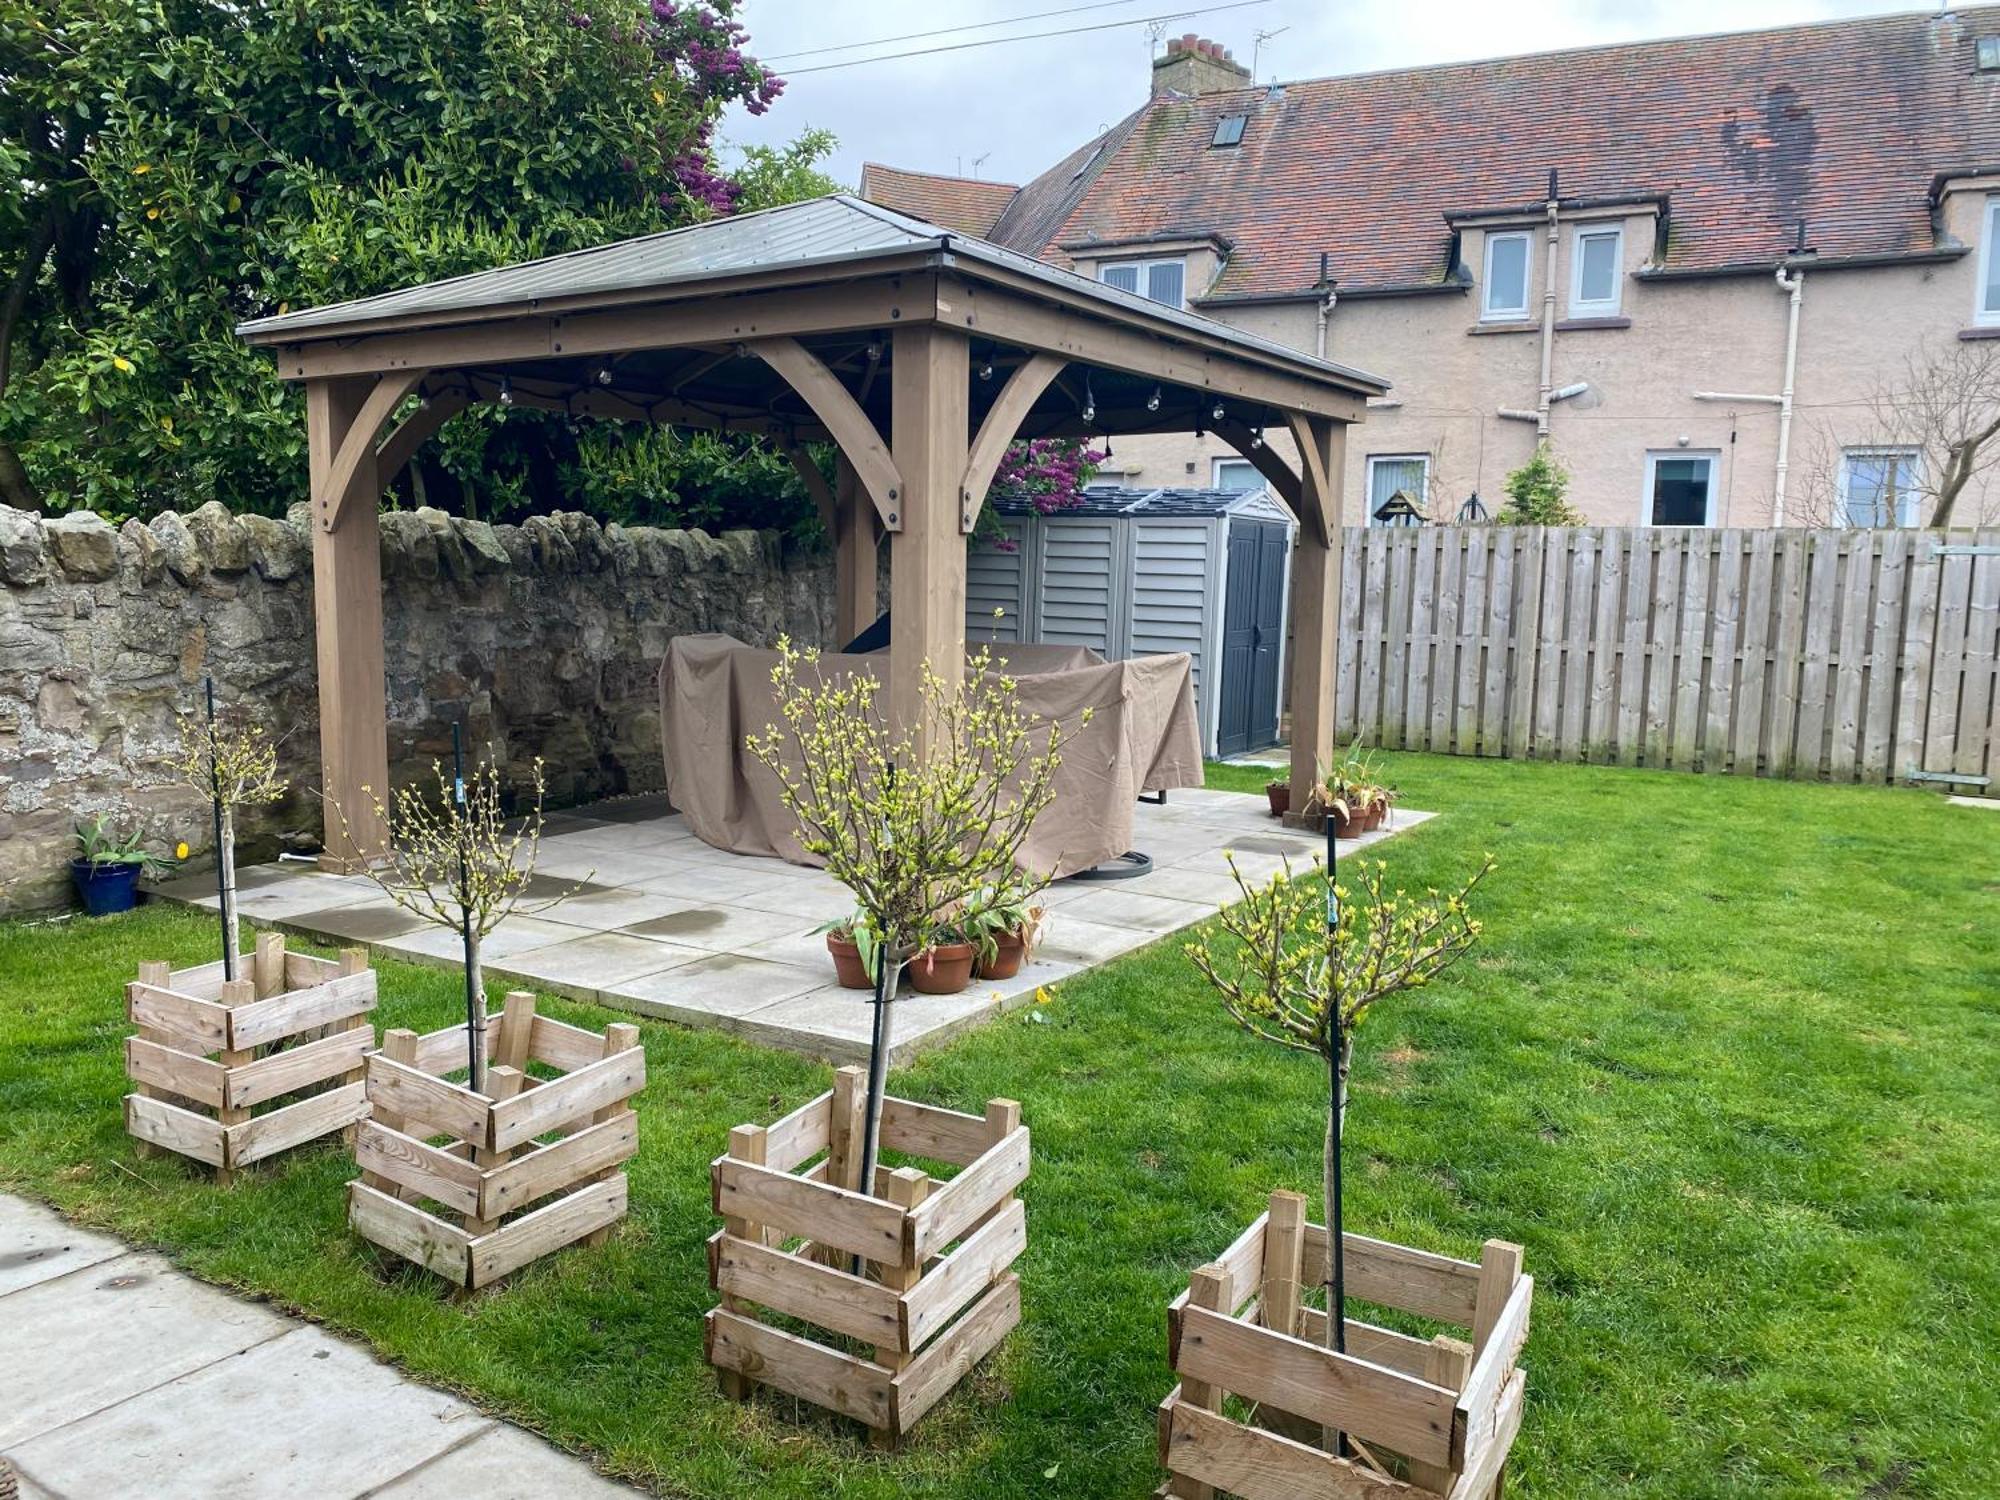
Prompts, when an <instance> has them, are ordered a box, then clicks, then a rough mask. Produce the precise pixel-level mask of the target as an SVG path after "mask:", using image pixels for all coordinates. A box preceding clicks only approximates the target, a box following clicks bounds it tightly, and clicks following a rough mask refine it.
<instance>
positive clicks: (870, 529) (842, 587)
mask: <svg viewBox="0 0 2000 1500" xmlns="http://www.w3.org/2000/svg"><path fill="white" fill-rule="evenodd" d="M881 544H882V523H881V520H880V519H879V518H878V517H877V516H876V514H875V507H874V505H873V504H872V503H870V501H869V499H868V493H867V491H866V490H864V489H862V487H861V481H860V479H859V478H858V477H857V476H856V475H855V472H854V465H853V464H851V463H849V462H848V460H847V455H846V454H845V453H842V454H840V455H839V456H838V457H837V458H836V459H835V460H834V471H833V555H834V580H835V582H834V600H835V602H834V616H833V618H834V633H835V634H836V635H837V636H839V640H838V641H836V642H835V643H834V644H835V645H836V646H845V645H846V644H847V643H848V642H849V641H851V640H853V639H854V638H855V637H856V636H858V635H859V634H861V632H862V631H864V630H866V629H867V628H868V627H869V626H870V625H873V624H874V623H875V617H876V615H877V614H879V613H880V612H881V611H880V609H879V608H878V606H877V604H876V600H875V576H876V564H877V563H878V562H879V561H880V556H881V554H880V549H881Z"/></svg>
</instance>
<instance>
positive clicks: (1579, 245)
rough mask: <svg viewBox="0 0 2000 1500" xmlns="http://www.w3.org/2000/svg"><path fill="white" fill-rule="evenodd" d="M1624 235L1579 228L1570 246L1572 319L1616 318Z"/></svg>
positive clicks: (1570, 308) (1619, 232)
mask: <svg viewBox="0 0 2000 1500" xmlns="http://www.w3.org/2000/svg"><path fill="white" fill-rule="evenodd" d="M1624 248H1625V235H1624V232H1623V231H1622V230H1619V229H1615V228H1613V229H1598V228H1590V227H1586V226H1584V225H1578V226H1577V231H1576V236H1575V238H1574V239H1573V240H1572V241H1571V244H1570V256H1569V258H1570V276H1569V315H1570V316H1571V317H1572V318H1615V317H1617V316H1618V289H1619V284H1620V283H1621V282H1622V281H1623V280H1624V279H1625V278H1624V267H1623V266H1622V265H1621V264H1620V262H1621V261H1622V260H1623V259H1624V256H1623V254H1622V252H1623V250H1624Z"/></svg>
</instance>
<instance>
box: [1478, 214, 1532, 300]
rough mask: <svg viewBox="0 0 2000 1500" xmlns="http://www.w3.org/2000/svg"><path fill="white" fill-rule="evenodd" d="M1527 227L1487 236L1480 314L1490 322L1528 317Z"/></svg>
mask: <svg viewBox="0 0 2000 1500" xmlns="http://www.w3.org/2000/svg"><path fill="white" fill-rule="evenodd" d="M1531 245H1532V241H1531V240H1530V238H1529V236H1528V234H1527V233H1526V231H1521V232H1518V233H1515V232H1509V233H1507V234H1489V235H1487V236H1486V275H1485V278H1484V280H1483V281H1482V282H1481V284H1480V300H1479V316H1480V319H1481V320H1482V321H1483V322H1487V323H1522V322H1526V321H1527V317H1528V261H1529V259H1530V256H1529V250H1530V246H1531Z"/></svg>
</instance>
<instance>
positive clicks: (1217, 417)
mask: <svg viewBox="0 0 2000 1500" xmlns="http://www.w3.org/2000/svg"><path fill="white" fill-rule="evenodd" d="M1222 418H1223V410H1222V403H1221V402H1220V401H1218V402H1216V403H1215V405H1214V407H1213V408H1212V409H1211V410H1210V411H1209V414H1208V419H1209V420H1210V421H1211V422H1220V421H1221V420H1222Z"/></svg>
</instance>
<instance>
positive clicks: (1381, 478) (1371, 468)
mask: <svg viewBox="0 0 2000 1500" xmlns="http://www.w3.org/2000/svg"><path fill="white" fill-rule="evenodd" d="M1430 491H1431V456H1430V455H1429V454H1428V453H1371V454H1369V455H1368V517H1367V524H1368V525H1370V526H1383V525H1388V524H1390V522H1389V521H1388V520H1387V519H1386V518H1378V512H1379V511H1380V510H1381V509H1382V507H1383V506H1385V505H1387V504H1388V503H1389V502H1390V501H1391V500H1393V499H1394V498H1395V497H1396V496H1397V495H1403V496H1405V497H1406V498H1407V499H1408V500H1409V502H1410V504H1411V505H1413V506H1415V507H1416V508H1417V509H1418V510H1419V511H1422V512H1424V513H1425V514H1426V515H1428V514H1429V511H1430Z"/></svg>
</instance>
